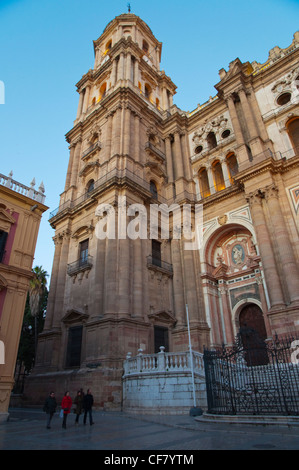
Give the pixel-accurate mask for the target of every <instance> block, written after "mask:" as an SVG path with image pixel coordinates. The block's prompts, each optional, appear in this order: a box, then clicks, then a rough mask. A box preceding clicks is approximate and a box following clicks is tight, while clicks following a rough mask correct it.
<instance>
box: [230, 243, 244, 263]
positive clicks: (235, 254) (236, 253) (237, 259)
mask: <svg viewBox="0 0 299 470" xmlns="http://www.w3.org/2000/svg"><path fill="white" fill-rule="evenodd" d="M244 258H245V253H244V249H243V247H242V246H241V245H235V246H234V247H233V249H232V261H233V263H234V264H237V265H239V264H243V263H244Z"/></svg>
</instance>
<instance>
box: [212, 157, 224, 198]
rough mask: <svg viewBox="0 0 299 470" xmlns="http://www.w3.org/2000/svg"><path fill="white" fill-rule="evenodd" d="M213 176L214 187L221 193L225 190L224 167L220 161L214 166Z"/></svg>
mask: <svg viewBox="0 0 299 470" xmlns="http://www.w3.org/2000/svg"><path fill="white" fill-rule="evenodd" d="M213 175H214V186H215V189H216V191H221V190H222V189H225V183H224V178H223V173H222V166H221V163H220V162H219V161H217V162H215V163H214V164H213Z"/></svg>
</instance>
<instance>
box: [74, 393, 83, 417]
mask: <svg viewBox="0 0 299 470" xmlns="http://www.w3.org/2000/svg"><path fill="white" fill-rule="evenodd" d="M74 403H75V405H76V408H75V414H76V420H75V424H79V416H80V415H81V413H82V410H83V395H82V392H81V390H78V392H77V395H76V398H75V400H74Z"/></svg>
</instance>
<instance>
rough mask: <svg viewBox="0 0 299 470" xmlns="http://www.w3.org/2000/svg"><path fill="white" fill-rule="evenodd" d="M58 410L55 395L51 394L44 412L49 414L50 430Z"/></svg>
mask: <svg viewBox="0 0 299 470" xmlns="http://www.w3.org/2000/svg"><path fill="white" fill-rule="evenodd" d="M56 408H57V402H56V398H55V393H54V392H51V393H50V395H49V396H48V398H47V399H46V401H45V404H44V408H43V410H44V411H45V412H46V413H47V429H50V428H51V426H50V424H51V420H52V418H53V415H54V413H55V411H56Z"/></svg>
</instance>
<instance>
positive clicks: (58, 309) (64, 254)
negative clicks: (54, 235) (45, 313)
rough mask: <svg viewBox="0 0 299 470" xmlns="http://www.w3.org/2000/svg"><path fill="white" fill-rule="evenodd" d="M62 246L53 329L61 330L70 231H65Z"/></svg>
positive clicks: (62, 235)
mask: <svg viewBox="0 0 299 470" xmlns="http://www.w3.org/2000/svg"><path fill="white" fill-rule="evenodd" d="M61 237H62V242H61V243H62V246H61V253H60V259H59V268H58V275H57V284H56V292H55V307H54V318H53V323H52V326H53V328H60V326H61V318H62V317H63V315H64V314H65V312H64V310H63V307H64V291H65V283H66V278H67V263H68V254H69V244H70V231H69V230H65V231H64V232H63V233H62V234H61Z"/></svg>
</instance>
